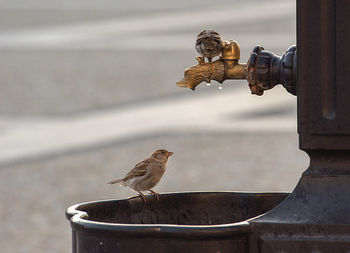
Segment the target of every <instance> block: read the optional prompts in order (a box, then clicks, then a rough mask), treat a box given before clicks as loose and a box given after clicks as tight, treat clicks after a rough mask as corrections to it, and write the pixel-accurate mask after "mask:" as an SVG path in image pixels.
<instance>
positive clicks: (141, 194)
mask: <svg viewBox="0 0 350 253" xmlns="http://www.w3.org/2000/svg"><path fill="white" fill-rule="evenodd" d="M138 193H139V194H140V197H141V198H142V200H143V202H145V203H146V197H145V195H144V194H143V193H142V192H139V191H138Z"/></svg>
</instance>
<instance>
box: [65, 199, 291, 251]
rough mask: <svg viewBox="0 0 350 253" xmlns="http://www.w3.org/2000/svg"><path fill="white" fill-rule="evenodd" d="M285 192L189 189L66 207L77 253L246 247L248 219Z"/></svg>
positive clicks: (275, 202) (269, 205) (242, 249)
mask: <svg viewBox="0 0 350 253" xmlns="http://www.w3.org/2000/svg"><path fill="white" fill-rule="evenodd" d="M287 196H288V194H287V193H258V194H257V193H234V192H192V193H191V192H188V193H173V194H161V195H160V201H156V200H155V199H154V198H152V197H150V196H147V198H148V199H147V203H146V204H145V203H144V202H143V201H142V200H141V199H140V198H137V197H136V198H130V199H124V200H107V201H96V202H89V203H82V204H78V205H74V206H72V207H70V208H68V209H67V212H66V217H67V219H68V220H70V221H71V226H72V241H73V253H85V252H128V253H129V252H131V253H133V252H135V253H136V252H145V253H158V252H162V253H168V252H201V253H202V252H204V253H211V252H222V253H225V252H232V250H235V252H247V251H246V250H247V248H248V245H249V234H250V229H249V223H248V222H247V220H249V219H251V218H253V217H256V216H258V215H260V214H263V213H265V212H267V211H269V210H271V209H272V208H274V207H275V206H277V205H278V204H279V203H280V202H281V201H282V200H284V199H285V198H286V197H287Z"/></svg>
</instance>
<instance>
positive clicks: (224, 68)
mask: <svg viewBox="0 0 350 253" xmlns="http://www.w3.org/2000/svg"><path fill="white" fill-rule="evenodd" d="M296 56H297V54H296V46H291V47H290V48H288V50H287V52H286V53H285V54H284V55H283V56H282V57H279V56H277V55H275V54H273V53H271V52H269V51H265V50H264V48H263V47H261V46H256V47H255V48H254V50H253V52H252V53H251V55H250V58H249V60H248V63H247V64H242V63H239V59H240V47H239V44H238V43H237V41H234V40H227V41H223V42H222V47H221V54H220V55H219V59H218V60H216V61H214V62H209V63H206V62H205V60H204V59H205V58H204V57H197V58H196V59H197V61H198V64H197V65H196V66H192V67H189V68H187V69H186V70H185V74H184V78H182V79H181V80H180V81H178V82H177V83H176V84H177V85H178V86H180V87H188V88H190V89H192V90H195V88H196V86H197V85H199V84H200V83H201V82H207V83H210V81H211V80H215V81H218V82H219V83H222V82H223V81H225V80H227V79H247V80H248V83H249V87H250V90H251V92H252V94H256V95H259V96H261V95H262V94H263V93H264V90H269V89H272V88H273V87H275V86H276V85H277V84H282V85H283V87H284V88H285V89H286V90H287V91H288V92H289V93H291V94H293V95H295V94H296V73H297V69H296V62H297V59H296Z"/></svg>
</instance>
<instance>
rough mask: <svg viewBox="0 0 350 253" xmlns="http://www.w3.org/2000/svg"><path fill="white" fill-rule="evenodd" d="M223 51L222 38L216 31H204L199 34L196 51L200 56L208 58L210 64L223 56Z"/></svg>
mask: <svg viewBox="0 0 350 253" xmlns="http://www.w3.org/2000/svg"><path fill="white" fill-rule="evenodd" d="M221 49H222V37H221V35H220V34H218V33H217V32H215V31H214V30H204V31H202V32H201V33H200V34H198V36H197V40H196V50H197V52H198V53H199V54H200V55H202V56H204V57H207V58H208V61H209V62H211V59H212V58H213V57H215V56H218V55H220V54H221Z"/></svg>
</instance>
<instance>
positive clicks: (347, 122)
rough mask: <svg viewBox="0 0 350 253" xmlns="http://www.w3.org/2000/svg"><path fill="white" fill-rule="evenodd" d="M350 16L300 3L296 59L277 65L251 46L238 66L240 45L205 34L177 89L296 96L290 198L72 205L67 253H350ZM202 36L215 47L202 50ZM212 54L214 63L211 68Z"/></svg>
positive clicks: (343, 2) (191, 196)
mask: <svg viewBox="0 0 350 253" xmlns="http://www.w3.org/2000/svg"><path fill="white" fill-rule="evenodd" d="M349 13H350V1H349V0H337V1H334V0H313V1H305V0H297V45H298V50H296V47H295V46H293V47H290V48H289V49H288V50H287V52H286V53H285V54H284V55H283V56H282V57H278V56H275V55H274V54H273V53H271V52H267V51H264V49H263V48H262V47H260V46H257V47H255V48H254V50H253V52H252V54H251V56H250V58H249V60H248V63H247V64H241V63H239V58H240V54H239V51H240V50H239V45H238V43H237V42H235V41H224V42H222V43H223V44H221V46H220V44H219V46H218V47H216V46H217V45H218V44H217V43H218V42H220V41H221V36H219V35H218V34H217V33H215V32H204V33H202V34H201V35H200V36H199V37H200V38H199V39H201V41H200V42H199V43H198V49H199V50H200V51H201V52H202V51H203V50H204V51H203V52H204V54H203V57H198V58H197V59H198V65H196V66H193V67H190V68H188V69H186V71H185V75H184V78H183V79H182V80H180V81H179V82H177V85H179V86H181V87H188V88H191V89H193V90H194V89H195V88H196V86H197V85H198V84H200V83H201V82H203V81H205V82H210V81H211V80H216V81H218V82H220V83H221V82H223V81H224V80H227V79H247V80H248V83H249V87H250V89H251V91H252V93H253V94H256V95H262V94H263V92H264V91H265V90H268V89H271V88H273V87H274V86H275V85H277V84H282V85H283V86H284V88H285V89H286V90H287V91H288V92H290V93H291V94H294V95H297V99H298V133H299V140H300V149H302V150H304V151H305V152H306V153H307V154H308V155H309V157H310V165H309V168H308V169H307V170H306V171H305V172H304V173H303V175H302V177H301V179H300V181H299V183H298V185H297V186H296V188H295V190H294V191H293V192H292V193H291V194H290V195H289V196H288V197H286V198H285V199H284V200H283V201H282V199H283V198H284V197H285V196H286V195H283V194H282V195H281V194H277V193H276V194H272V195H269V194H267V195H266V194H253V193H251V194H241V195H240V194H238V193H186V194H181V193H176V194H169V195H162V196H161V201H160V202H156V203H154V205H153V204H150V206H146V205H144V204H143V202H142V201H141V200H139V199H138V200H136V199H129V200H119V201H98V202H93V203H86V204H80V205H76V206H73V207H71V208H69V209H68V210H67V218H68V219H70V221H71V225H72V229H73V252H74V253H82V252H162V253H163V252H221V253H224V252H249V253H271V252H278V253H282V252H283V253H295V252H298V253H304V252H305V253H306V252H308V253H309V252H320V253H323V252H332V253H337V252H350V197H349V196H350V99H349V98H350V85H349V84H350V71H349V69H350V47H349V45H350V32H349V29H350V16H349ZM207 35H213V36H214V40H213V41H209V42H208V41H205V42H203V38H205V36H207ZM210 42H213V43H212V44H210ZM200 43H203V45H199V44H200ZM215 43H216V44H215ZM208 45H209V46H212V47H209V46H208ZM206 46H208V48H205V47H206ZM198 49H197V50H198ZM206 49H208V50H206ZM216 49H220V50H221V55H220V52H219V57H220V58H219V59H218V60H216V61H214V62H211V59H212V57H214V56H216V55H217V51H215V50H216ZM210 50H212V51H210ZM211 52H213V53H212V54H211ZM204 57H207V58H208V61H209V62H208V63H206V62H205V58H204ZM257 166H258V165H257ZM280 201H282V202H281V203H280V204H278V203H279V202H280ZM276 205H277V206H276ZM275 206H276V207H275ZM273 207H275V208H273ZM270 209H272V210H270ZM269 210H270V211H269ZM266 211H267V212H266ZM264 212H266V213H265V214H262V213H264ZM259 214H262V215H260V216H258V217H254V216H256V215H259ZM226 222H228V223H231V224H223V223H226ZM174 224H176V225H174ZM218 224H221V225H218Z"/></svg>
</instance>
